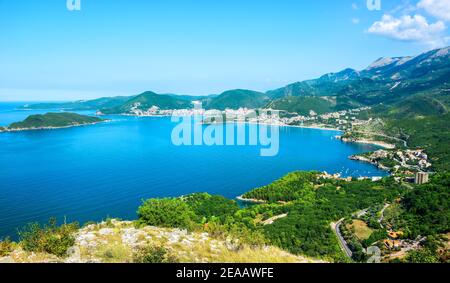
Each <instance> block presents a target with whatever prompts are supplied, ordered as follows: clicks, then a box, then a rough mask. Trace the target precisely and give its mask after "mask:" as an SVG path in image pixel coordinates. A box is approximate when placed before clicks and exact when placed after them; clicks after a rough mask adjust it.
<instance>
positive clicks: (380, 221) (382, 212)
mask: <svg viewBox="0 0 450 283" xmlns="http://www.w3.org/2000/svg"><path fill="white" fill-rule="evenodd" d="M389 206H390V204H389V203H386V204H385V205H384V207H383V209H382V210H381V211H380V213H381V215H380V219H378V223H380V226H381V228H384V227H383V224H382V222H383V219H384V211H385V210H386V208H388V207H389Z"/></svg>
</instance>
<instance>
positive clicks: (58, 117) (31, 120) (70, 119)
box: [0, 112, 106, 132]
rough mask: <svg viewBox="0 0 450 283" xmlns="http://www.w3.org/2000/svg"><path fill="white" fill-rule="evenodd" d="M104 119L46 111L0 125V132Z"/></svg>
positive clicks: (58, 127) (80, 124)
mask: <svg viewBox="0 0 450 283" xmlns="http://www.w3.org/2000/svg"><path fill="white" fill-rule="evenodd" d="M105 121H106V120H104V119H101V118H98V117H91V116H85V115H80V114H76V113H69V112H63V113H47V114H43V115H41V114H38V115H30V116H28V117H27V118H26V119H25V120H23V121H22V122H16V123H12V124H11V125H9V127H6V128H5V127H0V132H2V131H3V132H14V131H27V130H45V129H60V128H69V127H76V126H82V125H92V124H97V123H101V122H105Z"/></svg>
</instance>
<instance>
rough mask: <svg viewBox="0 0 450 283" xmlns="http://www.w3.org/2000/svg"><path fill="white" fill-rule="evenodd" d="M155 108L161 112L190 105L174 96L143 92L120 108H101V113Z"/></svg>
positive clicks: (187, 101)
mask: <svg viewBox="0 0 450 283" xmlns="http://www.w3.org/2000/svg"><path fill="white" fill-rule="evenodd" d="M153 106H156V107H159V108H160V109H163V110H168V109H183V108H191V107H192V103H191V101H190V100H187V99H185V98H178V97H176V96H174V95H163V94H157V93H154V92H152V91H147V92H144V93H142V94H140V95H138V96H136V97H134V98H132V99H130V100H128V101H126V102H125V103H123V104H122V105H120V106H117V107H113V108H103V109H101V112H102V113H104V114H122V113H131V111H132V109H133V108H135V109H138V110H142V111H146V110H148V109H150V108H151V107H153Z"/></svg>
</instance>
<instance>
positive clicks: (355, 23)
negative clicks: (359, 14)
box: [352, 18, 360, 25]
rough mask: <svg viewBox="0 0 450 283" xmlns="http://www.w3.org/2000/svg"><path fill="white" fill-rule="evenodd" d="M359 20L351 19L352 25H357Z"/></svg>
mask: <svg viewBox="0 0 450 283" xmlns="http://www.w3.org/2000/svg"><path fill="white" fill-rule="evenodd" d="M359 22H360V20H359V19H358V18H353V19H352V24H354V25H357V24H359Z"/></svg>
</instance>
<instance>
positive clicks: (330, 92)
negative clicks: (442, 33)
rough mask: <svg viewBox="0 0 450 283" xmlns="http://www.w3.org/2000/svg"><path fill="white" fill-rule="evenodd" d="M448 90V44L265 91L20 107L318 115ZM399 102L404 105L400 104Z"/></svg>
mask: <svg viewBox="0 0 450 283" xmlns="http://www.w3.org/2000/svg"><path fill="white" fill-rule="evenodd" d="M449 93H450V47H446V48H441V49H435V50H432V51H428V52H425V53H423V54H420V55H418V56H415V57H409V56H408V57H393V58H379V59H378V60H376V61H375V62H373V63H372V64H371V65H369V66H368V67H367V68H366V69H364V70H361V71H357V70H354V69H349V68H348V69H345V70H342V71H340V72H337V73H328V74H325V75H323V76H321V77H320V78H317V79H313V80H306V81H301V82H296V83H292V84H289V85H287V86H285V87H282V88H278V89H275V90H271V91H267V92H266V93H262V92H257V91H252V90H244V89H236V90H229V91H225V92H223V93H222V94H219V95H209V96H188V95H175V94H157V93H154V92H151V91H147V92H144V93H141V94H139V95H136V96H130V97H123V96H122V97H112V98H100V99H95V100H87V101H76V102H68V103H58V104H54V103H45V104H33V105H27V106H25V107H24V108H28V109H30V108H31V109H51V108H64V109H68V110H88V109H91V110H101V111H102V112H103V113H105V114H120V113H128V112H130V110H131V108H132V107H137V108H139V109H141V110H147V109H149V108H150V107H152V106H157V107H159V108H161V109H182V108H191V107H192V105H191V103H192V101H201V102H202V103H203V107H204V108H206V109H219V110H223V109H226V108H231V109H237V108H241V107H246V108H263V107H265V108H273V109H278V110H285V111H288V112H295V113H298V114H302V115H305V114H307V113H309V111H311V110H313V111H315V112H316V113H318V114H321V113H325V112H330V111H335V110H343V109H350V108H355V107H360V106H378V105H395V104H398V103H400V104H401V103H402V102H404V101H406V102H407V104H409V106H414V104H415V102H414V101H415V100H416V99H418V100H422V101H423V102H424V103H426V104H427V105H430V106H431V110H430V109H428V108H427V107H425V108H424V109H418V110H419V111H424V110H426V111H437V113H440V112H442V111H446V108H447V106H448V105H449V104H448V103H447V102H448V100H449V99H448V98H447V96H448V94H449ZM437 97H441V99H437ZM400 106H402V107H403V108H405V107H406V108H407V106H405V105H403V104H402V105H400ZM414 107H415V106H414ZM406 108H405V109H406ZM409 110H411V109H409ZM413 110H414V109H413Z"/></svg>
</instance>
